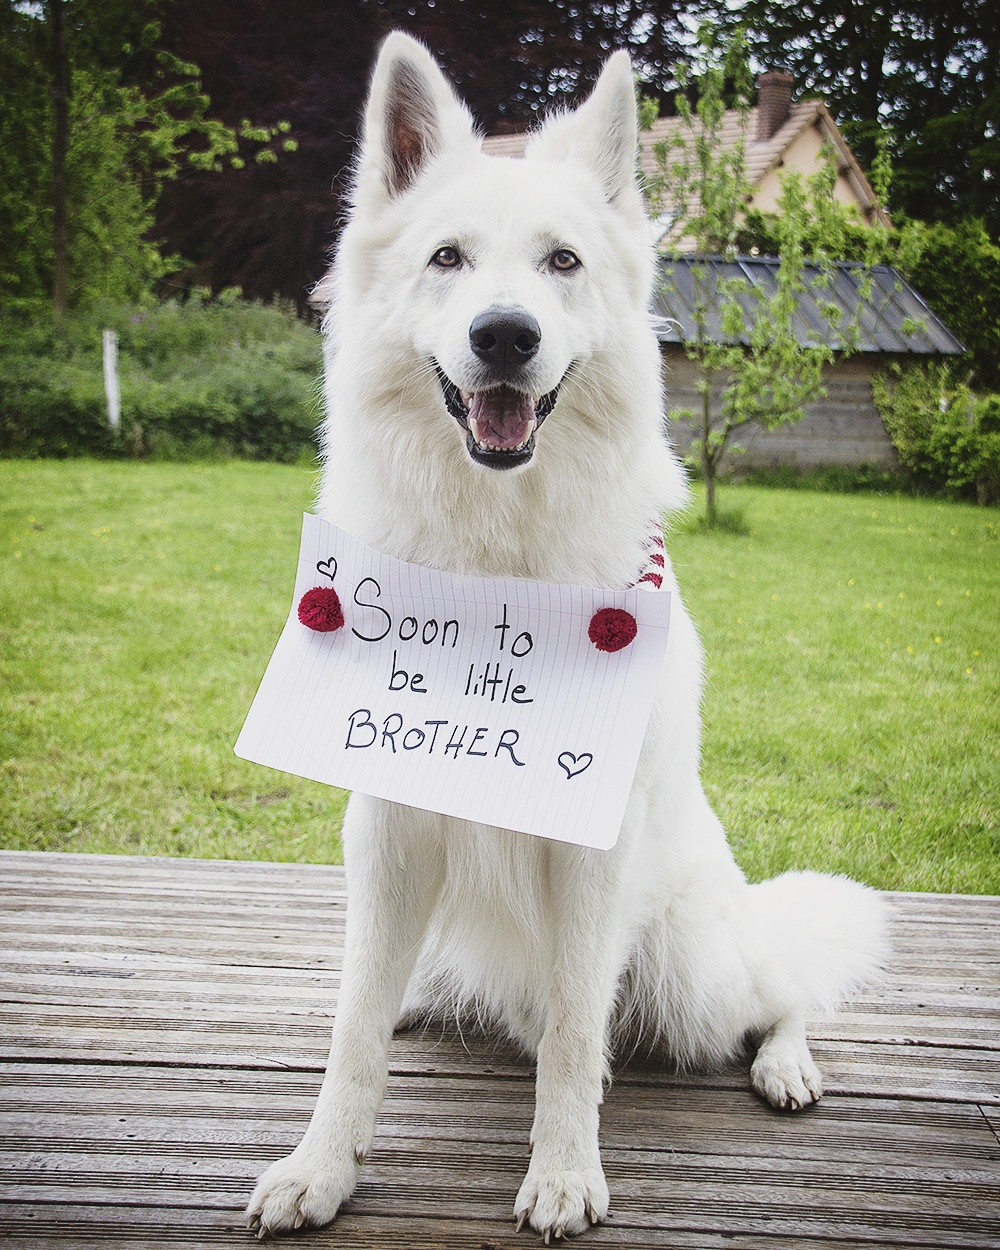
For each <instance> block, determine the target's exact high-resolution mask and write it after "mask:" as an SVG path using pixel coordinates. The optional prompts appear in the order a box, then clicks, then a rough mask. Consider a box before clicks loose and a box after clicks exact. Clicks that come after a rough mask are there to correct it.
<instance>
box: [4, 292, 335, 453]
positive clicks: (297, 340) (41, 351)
mask: <svg viewBox="0 0 1000 1250" xmlns="http://www.w3.org/2000/svg"><path fill="white" fill-rule="evenodd" d="M105 327H107V328H110V329H114V330H115V331H116V332H117V334H118V339H119V344H118V346H119V368H120V374H121V404H122V430H121V433H120V434H119V435H117V436H116V435H115V434H114V433H113V432H112V431H111V429H110V428H109V426H108V421H107V412H106V401H105V394H104V381H103V369H102V356H101V352H102V346H101V331H102V329H103V328H105ZM0 356H2V365H0V382H2V388H0V455H8V456H9V455H17V456H38V455H45V456H77V455H82V454H91V455H117V456H144V457H150V456H152V457H154V458H160V459H165V458H177V457H188V456H191V455H196V454H197V455H206V454H216V455H218V454H227V455H238V456H246V457H251V458H255V459H272V460H279V461H293V460H295V459H297V458H298V457H299V455H300V454H301V453H302V452H303V450H304V449H308V448H312V447H314V446H315V443H314V432H315V427H316V423H317V419H318V415H319V402H318V394H317V387H316V379H317V377H318V374H319V370H320V340H319V335H318V333H317V332H316V331H315V330H314V329H313V328H311V327H310V326H307V325H305V324H304V323H303V322H301V321H299V320H298V319H297V318H296V317H295V316H294V314H293V312H292V311H291V310H290V309H288V308H283V307H279V306H274V305H260V304H247V303H243V302H242V301H239V300H236V299H232V298H229V299H224V300H219V301H214V302H207V301H201V300H197V299H195V300H191V301H189V302H188V303H186V304H178V303H165V304H156V305H151V306H145V307H143V306H138V305H131V306H121V305H112V304H107V303H105V304H97V305H95V306H93V307H91V308H90V309H89V310H87V311H86V312H83V313H80V314H77V315H75V316H72V317H69V318H66V319H64V320H62V321H58V322H57V321H56V320H54V319H53V318H52V317H51V315H47V316H46V315H38V316H36V317H34V318H32V319H30V320H26V319H22V318H18V319H7V320H5V321H0Z"/></svg>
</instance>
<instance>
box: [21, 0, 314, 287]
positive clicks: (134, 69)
mask: <svg viewBox="0 0 1000 1250" xmlns="http://www.w3.org/2000/svg"><path fill="white" fill-rule="evenodd" d="M53 4H61V6H62V9H63V12H64V15H65V29H66V36H67V38H66V61H67V64H66V67H65V68H66V72H67V79H68V83H69V98H68V107H69V119H68V121H69V134H68V145H67V152H66V160H65V187H66V205H65V207H66V215H67V222H68V239H67V243H68V289H69V303H70V306H73V307H82V306H84V305H86V304H87V303H88V302H90V301H92V300H95V299H100V298H105V299H112V300H134V299H138V298H140V297H141V296H142V295H143V294H144V293H145V292H147V291H148V290H149V289H150V288H151V286H152V285H153V284H155V283H156V282H157V281H158V280H159V279H161V278H162V277H163V276H164V275H165V274H166V273H168V272H170V271H171V270H172V269H176V268H177V267H178V265H179V261H178V260H177V258H172V257H164V256H163V255H162V254H161V252H160V249H159V247H158V246H157V244H156V242H155V240H154V239H152V238H151V237H150V229H151V227H152V224H153V220H154V213H155V207H156V202H157V199H158V197H159V195H160V192H161V190H162V188H163V186H164V184H165V183H166V182H168V181H170V180H172V179H174V178H176V177H177V175H178V174H179V173H180V172H181V171H182V170H184V169H188V168H190V169H201V170H205V169H207V170H220V169H222V168H223V167H224V166H225V165H227V164H229V165H240V164H242V163H244V161H245V159H246V157H247V154H248V153H250V152H253V153H254V154H255V155H254V158H255V159H257V160H260V159H276V151H277V149H278V148H282V149H284V150H292V149H293V148H294V141H293V140H289V139H287V138H281V136H283V135H284V131H285V130H286V129H287V126H284V127H283V126H282V125H278V126H261V125H252V124H251V123H250V122H249V121H245V122H244V123H243V126H242V127H241V128H240V130H239V131H236V130H234V129H232V128H231V127H228V126H226V125H224V124H223V123H222V122H220V121H218V120H217V119H215V118H213V117H212V116H211V115H210V113H209V108H210V101H209V98H208V96H207V95H206V94H205V92H204V90H203V89H202V85H201V79H200V71H199V69H198V67H197V66H196V65H192V64H190V63H188V62H186V61H182V60H180V59H178V58H177V57H175V56H173V55H171V54H169V53H168V52H166V51H164V50H162V49H161V48H159V47H158V46H157V41H158V40H159V37H160V27H159V24H158V23H157V22H156V21H154V20H150V15H151V14H152V13H153V12H155V8H156V0H153V2H152V3H147V4H145V5H142V6H135V5H129V4H123V3H122V0H48V2H47V3H45V4H38V5H27V4H20V3H17V2H16V0H0V80H2V81H4V82H7V83H13V82H17V83H18V84H19V86H18V89H17V90H16V91H11V90H7V91H4V92H2V93H0V298H3V299H4V301H5V303H7V304H11V303H13V304H17V303H20V302H30V301H37V300H39V299H41V298H44V297H46V296H47V295H49V294H50V292H51V290H52V285H53V272H54V269H55V266H56V263H57V258H56V255H55V249H56V243H55V240H54V220H55V204H54V190H53V175H52V171H53V139H54V113H53V99H52V90H51V86H52V81H53V74H54V72H55V71H54V65H53V51H52V48H51V46H50V45H51V34H50V26H51V9H52V5H53ZM289 144H291V145H292V147H291V148H290V147H289Z"/></svg>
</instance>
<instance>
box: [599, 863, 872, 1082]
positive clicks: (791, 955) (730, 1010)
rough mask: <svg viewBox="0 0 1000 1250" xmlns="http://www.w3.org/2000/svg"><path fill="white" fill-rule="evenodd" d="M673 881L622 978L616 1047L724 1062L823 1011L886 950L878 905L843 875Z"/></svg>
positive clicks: (688, 1061)
mask: <svg viewBox="0 0 1000 1250" xmlns="http://www.w3.org/2000/svg"><path fill="white" fill-rule="evenodd" d="M716 867H717V869H719V871H718V872H717V873H705V872H703V871H702V872H695V873H693V874H692V875H691V876H690V877H689V878H688V879H686V880H683V881H677V882H675V890H674V892H673V894H672V897H671V900H670V903H669V906H668V908H667V910H666V912H665V913H664V914H663V915H662V916H661V917H659V918H657V919H655V920H653V921H652V922H651V923H650V924H649V925H648V926H647V927H646V928H645V930H644V931H643V933H642V935H641V937H640V940H639V942H638V944H637V946H636V948H635V950H634V951H633V954H632V958H631V960H630V963H629V967H628V969H627V971H626V975H625V977H624V978H623V982H622V986H621V995H620V999H619V1004H618V1015H617V1021H616V1038H615V1041H616V1045H617V1046H619V1047H621V1046H626V1047H627V1046H637V1047H644V1046H647V1045H648V1046H652V1047H653V1048H655V1049H659V1048H660V1047H664V1048H665V1049H666V1050H667V1052H668V1053H669V1054H670V1055H671V1056H672V1058H673V1059H674V1060H675V1061H676V1062H677V1063H678V1064H679V1065H680V1066H682V1067H685V1068H687V1067H700V1066H704V1065H706V1064H716V1063H720V1062H723V1061H725V1060H727V1059H729V1058H730V1057H732V1056H733V1055H735V1054H736V1053H738V1052H739V1050H740V1049H741V1047H742V1045H743V1043H744V1041H745V1040H746V1039H747V1038H752V1037H762V1036H763V1035H764V1034H765V1033H766V1032H767V1030H768V1029H770V1028H772V1027H773V1026H774V1025H775V1024H776V1023H778V1022H779V1021H780V1020H782V1019H784V1018H785V1017H786V1016H788V1015H790V1014H791V1015H800V1016H801V1015H812V1016H815V1015H817V1014H823V1013H827V1012H829V1011H831V1010H833V1009H834V1008H835V1007H836V1006H837V1004H838V1003H840V1002H842V1001H843V1000H844V999H845V998H847V997H848V996H849V995H850V994H852V993H853V992H854V991H855V990H857V989H858V988H860V987H861V986H862V985H863V984H865V983H866V982H868V981H870V980H872V979H873V978H875V977H876V976H877V974H878V972H879V969H880V967H881V965H882V963H883V961H884V959H885V957H886V953H887V945H886V920H885V911H886V909H885V903H884V901H883V899H882V898H881V897H880V896H879V895H878V894H877V893H876V892H875V891H874V890H870V889H868V888H867V887H865V886H862V885H858V884H857V883H856V882H854V881H849V880H847V879H846V878H845V877H830V876H823V875H821V874H819V873H814V872H789V873H785V874H784V875H783V876H781V877H776V878H774V879H773V880H771V881H765V882H764V883H763V884H761V885H747V884H746V882H745V881H744V880H743V879H742V874H740V872H739V870H738V869H737V868H736V866H735V864H731V865H729V869H728V871H726V870H725V869H723V868H722V866H721V865H717V866H716Z"/></svg>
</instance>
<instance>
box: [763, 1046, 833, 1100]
mask: <svg viewBox="0 0 1000 1250" xmlns="http://www.w3.org/2000/svg"><path fill="white" fill-rule="evenodd" d="M750 1084H751V1085H752V1086H753V1087H754V1089H755V1090H756V1091H757V1093H758V1094H760V1096H761V1097H762V1098H766V1099H767V1101H768V1102H769V1103H770V1104H771V1106H772V1107H777V1108H778V1109H779V1110H780V1111H801V1110H802V1108H803V1107H808V1106H810V1105H811V1104H812V1103H814V1102H816V1101H818V1099H819V1097H820V1095H821V1094H822V1093H823V1077H822V1076H821V1075H820V1070H819V1068H817V1067H816V1065H815V1063H813V1058H812V1055H811V1054H810V1053H809V1047H808V1046H807V1045H806V1043H805V1041H804V1040H803V1041H801V1042H793V1041H789V1040H786V1039H774V1040H770V1041H766V1042H765V1043H764V1045H763V1046H761V1048H760V1050H759V1051H758V1052H757V1058H756V1059H755V1060H754V1061H753V1067H752V1068H751V1069H750Z"/></svg>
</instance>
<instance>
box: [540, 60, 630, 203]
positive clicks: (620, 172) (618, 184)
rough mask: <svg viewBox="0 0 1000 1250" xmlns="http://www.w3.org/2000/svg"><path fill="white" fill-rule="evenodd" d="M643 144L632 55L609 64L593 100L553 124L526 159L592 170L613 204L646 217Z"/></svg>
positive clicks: (545, 130)
mask: <svg viewBox="0 0 1000 1250" xmlns="http://www.w3.org/2000/svg"><path fill="white" fill-rule="evenodd" d="M638 142H639V127H638V121H637V106H636V98H635V82H634V79H633V77H632V62H631V60H630V59H629V55H628V53H627V52H616V53H615V54H614V55H613V56H611V57H609V58H608V60H607V62H606V63H605V66H604V69H603V70H602V71H601V76H600V78H598V80H597V85H596V86H595V88H594V91H593V94H592V95H591V96H590V98H589V99H587V100H585V101H584V103H583V104H581V105H580V107H579V108H578V109H575V110H574V111H573V112H570V113H563V114H560V115H558V116H556V117H553V118H550V120H549V121H547V122H546V123H545V125H544V126H543V127H542V129H541V130H540V131H539V133H538V134H537V135H536V136H535V138H534V139H532V140H531V142H530V143H529V145H528V149H527V152H526V155H528V156H535V155H538V156H542V157H544V158H545V159H546V160H553V161H572V162H574V163H576V164H583V165H586V166H587V167H589V169H590V170H591V172H592V173H594V174H595V175H596V176H597V179H598V181H599V182H600V184H601V186H602V187H603V188H604V192H605V194H606V195H607V197H608V200H609V201H610V202H611V203H612V204H614V205H615V206H616V207H618V208H620V209H622V211H624V212H627V213H628V214H630V215H633V214H634V213H635V212H638V213H640V214H642V212H643V209H642V197H641V195H640V194H639V189H638V182H637V178H636V154H637V150H638Z"/></svg>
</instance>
